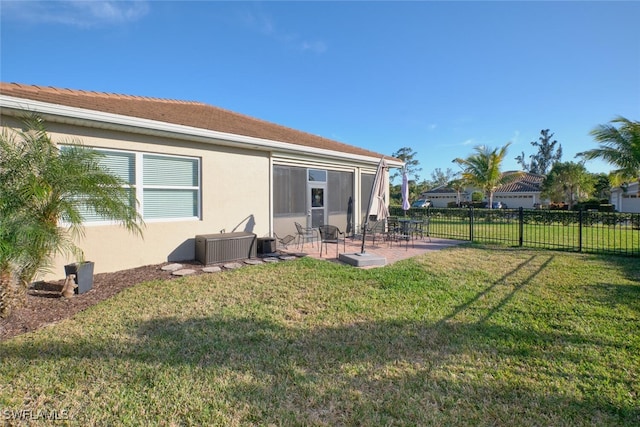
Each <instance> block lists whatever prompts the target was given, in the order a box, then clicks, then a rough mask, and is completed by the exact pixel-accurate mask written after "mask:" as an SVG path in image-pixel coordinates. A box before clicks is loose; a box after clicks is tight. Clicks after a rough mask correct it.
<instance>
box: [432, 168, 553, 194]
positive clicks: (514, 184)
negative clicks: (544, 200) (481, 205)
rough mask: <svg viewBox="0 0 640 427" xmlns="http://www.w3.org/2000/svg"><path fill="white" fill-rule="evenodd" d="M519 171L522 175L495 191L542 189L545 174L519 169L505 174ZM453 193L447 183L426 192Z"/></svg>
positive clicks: (515, 191)
mask: <svg viewBox="0 0 640 427" xmlns="http://www.w3.org/2000/svg"><path fill="white" fill-rule="evenodd" d="M516 173H519V174H520V175H519V176H518V177H516V178H514V180H513V181H511V182H508V183H506V184H504V185H501V186H500V187H498V188H496V190H495V191H494V193H530V192H538V191H540V190H541V186H542V181H544V175H538V174H535V173H529V172H517V171H508V172H504V173H503V174H502V175H503V176H508V175H513V174H516ZM436 193H438V194H451V193H457V192H456V190H454V189H453V188H451V187H448V186H446V185H443V186H440V187H436V188H432V189H431V190H429V191H425V192H424V194H436Z"/></svg>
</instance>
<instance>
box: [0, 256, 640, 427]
mask: <svg viewBox="0 0 640 427" xmlns="http://www.w3.org/2000/svg"><path fill="white" fill-rule="evenodd" d="M547 255H548V256H547ZM547 255H540V254H536V255H532V256H531V257H529V258H527V259H525V260H522V262H520V264H518V265H516V266H514V267H513V268H511V269H510V270H509V271H508V272H507V273H505V274H504V275H503V276H502V277H500V278H498V279H497V280H495V281H494V282H492V283H491V284H488V285H487V286H486V287H485V288H484V289H482V290H480V291H478V292H477V293H476V294H475V295H472V296H471V297H470V298H468V299H467V300H466V301H465V302H463V303H460V304H459V305H457V306H455V307H451V309H450V310H449V312H448V314H446V315H443V316H442V318H441V319H439V320H437V321H435V322H421V321H415V320H411V321H405V320H378V321H363V322H354V323H350V324H346V325H340V326H318V327H314V328H311V329H303V328H301V327H293V326H288V325H287V324H285V323H282V322H276V321H271V320H268V319H262V318H257V317H231V316H223V315H219V316H209V317H203V318H189V319H186V320H185V319H180V318H175V317H167V318H159V319H152V320H148V321H144V322H138V323H136V322H133V323H131V324H130V325H129V327H128V331H127V332H128V334H124V335H123V336H122V338H119V339H111V340H98V339H97V338H95V337H93V338H92V337H85V336H84V335H82V336H80V337H78V338H77V340H76V341H73V340H72V337H70V336H63V337H61V338H60V339H59V340H57V339H55V338H47V339H45V340H42V341H27V340H14V341H11V342H8V343H1V344H0V360H11V359H15V358H20V359H23V360H30V361H31V360H32V361H35V362H36V363H37V362H38V361H40V360H47V359H48V360H55V361H60V363H62V364H65V366H66V367H65V368H64V369H66V370H68V371H70V372H73V370H74V369H75V367H76V366H78V365H83V361H84V360H88V361H89V362H90V364H89V365H90V366H93V365H96V364H99V363H101V362H104V363H105V365H107V366H108V364H111V363H116V364H118V363H119V362H118V360H120V359H121V360H124V361H125V362H126V363H127V366H128V367H130V369H131V371H130V377H128V378H126V379H123V380H122V381H123V382H128V381H131V382H132V383H131V384H129V383H127V384H123V385H122V386H123V387H134V388H136V387H142V388H143V390H142V392H144V388H145V387H149V388H152V387H155V386H156V385H155V382H156V379H155V373H156V372H158V371H164V370H168V371H171V370H172V369H173V367H174V366H176V365H178V366H187V367H189V368H192V369H193V372H195V373H196V374H199V375H204V376H206V377H207V378H210V381H212V382H216V383H217V384H216V387H215V388H216V390H218V393H219V394H217V395H216V396H215V397H214V398H221V399H224V400H225V401H229V402H231V406H232V407H242V408H247V407H248V408H250V411H249V412H250V414H251V419H246V420H244V421H246V422H247V423H248V424H270V423H273V424H328V425H335V424H343V425H344V424H353V425H358V424H360V425H361V424H375V425H385V424H422V425H429V424H431V425H434V424H436V425H437V424H456V423H463V424H475V425H478V424H492V425H509V424H513V423H514V422H517V423H519V424H522V425H572V424H585V425H589V424H600V425H602V424H608V425H613V424H622V425H624V424H635V423H638V422H639V421H640V408H638V406H637V405H635V404H634V402H633V399H630V398H624V397H620V396H632V395H633V394H634V393H637V390H638V389H637V384H636V383H634V378H635V376H637V372H632V373H631V374H630V373H629V372H628V366H627V365H628V364H624V363H617V362H616V361H614V362H611V361H610V360H609V359H608V358H607V357H608V355H614V354H625V353H630V354H629V355H627V356H626V357H625V356H621V359H625V358H626V359H628V358H631V357H633V354H634V352H636V351H637V348H633V345H634V344H632V343H628V342H621V339H620V338H616V337H612V336H607V335H604V334H599V335H598V334H589V333H580V332H578V331H574V330H572V329H570V328H569V327H568V326H567V325H566V324H564V323H562V322H561V320H562V319H560V317H561V316H563V315H564V314H562V313H557V312H556V311H555V310H554V308H553V307H545V308H544V309H545V310H546V311H545V312H542V311H538V312H536V313H535V315H536V316H540V317H542V316H548V317H549V319H544V320H543V322H544V324H545V325H547V326H545V327H543V328H534V327H530V328H526V327H523V326H522V325H523V324H524V325H528V323H526V322H524V323H523V322H520V323H518V322H516V323H515V325H516V326H514V327H510V326H509V325H508V324H506V325H505V324H500V325H497V324H496V323H497V322H494V321H493V320H494V316H496V315H497V314H499V313H498V312H500V311H501V310H503V309H504V308H505V306H507V305H508V304H509V302H510V301H511V300H512V299H513V298H514V296H515V295H516V293H517V292H519V291H521V290H523V289H524V288H525V287H526V286H527V285H529V284H531V282H532V281H533V279H534V278H535V277H536V276H537V275H538V274H540V272H542V271H543V270H545V269H547V268H548V267H549V265H550V264H551V263H552V261H553V259H554V255H549V254H547ZM397 273H398V274H397V275H395V274H394V275H393V277H391V276H389V277H388V278H386V280H387V281H388V283H386V284H385V288H391V287H394V286H401V285H402V286H406V283H407V282H410V281H411V280H415V281H416V286H421V285H423V284H422V283H421V282H420V279H419V277H420V274H421V273H420V271H414V270H412V269H410V268H404V269H402V270H398V272H397ZM403 274H405V275H406V276H402V275H403ZM502 285H506V286H504V287H503V286H502ZM605 286H607V285H601V287H597V288H596V287H594V286H589V288H591V289H592V290H591V292H595V293H596V294H598V293H599V292H600V293H602V295H598V296H596V295H595V294H594V295H593V297H600V298H603V299H604V300H607V301H610V302H611V303H613V302H619V301H620V300H622V299H624V298H627V297H628V298H634V299H635V301H636V302H633V303H629V304H637V300H638V293H637V292H638V287H623V286H617V287H613V285H612V287H611V289H608V288H604V287H605ZM603 289H604V291H606V292H604V291H603ZM587 292H590V291H589V290H587ZM515 314H518V313H517V312H516V313H515ZM565 314H566V313H565ZM303 315H304V313H301V316H303ZM556 320H557V322H556ZM556 323H557V324H558V326H557V329H554V327H556V326H555V324H556ZM131 362H140V363H131ZM141 366H142V367H150V366H151V367H153V369H152V370H151V371H148V370H147V371H145V370H144V369H143V368H141ZM77 369H84V370H87V369H89V370H90V368H87V364H84V366H80V367H78V368H77ZM102 369H104V368H102ZM107 370H109V369H108V368H107ZM189 372H191V369H190V370H189ZM137 377H143V378H137ZM612 378H614V379H615V380H612ZM102 381H104V380H102ZM140 384H143V385H142V386H141V385H140ZM161 386H162V384H159V385H158V387H161Z"/></svg>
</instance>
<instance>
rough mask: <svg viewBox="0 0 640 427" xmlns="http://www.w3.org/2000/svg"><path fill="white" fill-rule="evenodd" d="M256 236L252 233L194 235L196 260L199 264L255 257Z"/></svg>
mask: <svg viewBox="0 0 640 427" xmlns="http://www.w3.org/2000/svg"><path fill="white" fill-rule="evenodd" d="M256 240H257V236H256V235H255V234H253V233H244V232H239V233H219V234H200V235H197V236H196V260H197V261H198V262H200V263H201V264H204V265H207V264H218V263H221V262H227V261H235V260H239V259H247V258H255V257H256V249H257V248H256Z"/></svg>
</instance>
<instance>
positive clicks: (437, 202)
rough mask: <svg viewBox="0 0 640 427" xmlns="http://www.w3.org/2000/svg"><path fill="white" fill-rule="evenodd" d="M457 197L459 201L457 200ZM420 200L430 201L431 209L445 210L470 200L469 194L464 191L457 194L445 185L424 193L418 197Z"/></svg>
mask: <svg viewBox="0 0 640 427" xmlns="http://www.w3.org/2000/svg"><path fill="white" fill-rule="evenodd" d="M458 196H459V197H460V200H458ZM420 198H421V199H429V200H431V207H434V208H446V207H448V206H449V205H450V204H452V203H463V202H467V201H469V200H471V193H468V192H467V191H466V189H465V190H463V191H461V192H460V193H458V192H457V191H456V190H454V189H453V188H451V187H448V186H447V185H441V186H439V187H435V188H432V189H431V190H429V191H425V192H424V193H422V194H421V195H420Z"/></svg>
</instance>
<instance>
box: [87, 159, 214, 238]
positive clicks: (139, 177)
mask: <svg viewBox="0 0 640 427" xmlns="http://www.w3.org/2000/svg"><path fill="white" fill-rule="evenodd" d="M86 148H87V149H90V150H96V151H99V152H101V153H103V154H105V155H108V154H109V153H110V152H111V153H126V154H133V157H134V162H135V163H134V170H135V174H134V176H135V178H134V180H135V182H134V183H133V184H131V183H127V184H125V185H124V187H125V188H131V189H133V190H134V193H135V197H136V200H137V206H136V211H137V212H138V213H139V214H140V215H141V216H142V218H143V220H144V222H145V223H155V222H178V221H200V220H201V218H202V159H201V158H200V157H195V156H182V155H175V154H164V153H154V152H146V151H131V150H119V149H113V148H104V147H86ZM145 155H150V156H155V157H167V158H177V159H186V160H192V161H193V160H195V162H196V168H197V171H196V176H197V183H196V184H197V185H194V186H171V185H166V186H165V185H145V184H144V156H145ZM145 189H148V190H154V189H156V190H189V191H195V192H196V215H195V216H185V217H166V218H164V217H161V218H148V219H147V218H144V190H145ZM111 224H117V221H113V220H92V221H85V222H83V226H100V225H111Z"/></svg>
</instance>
